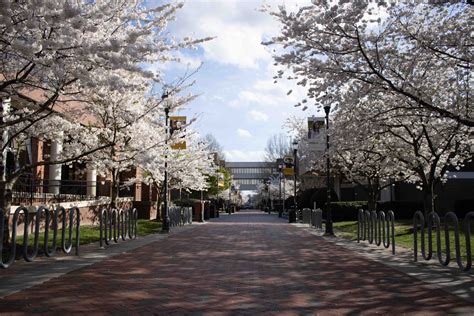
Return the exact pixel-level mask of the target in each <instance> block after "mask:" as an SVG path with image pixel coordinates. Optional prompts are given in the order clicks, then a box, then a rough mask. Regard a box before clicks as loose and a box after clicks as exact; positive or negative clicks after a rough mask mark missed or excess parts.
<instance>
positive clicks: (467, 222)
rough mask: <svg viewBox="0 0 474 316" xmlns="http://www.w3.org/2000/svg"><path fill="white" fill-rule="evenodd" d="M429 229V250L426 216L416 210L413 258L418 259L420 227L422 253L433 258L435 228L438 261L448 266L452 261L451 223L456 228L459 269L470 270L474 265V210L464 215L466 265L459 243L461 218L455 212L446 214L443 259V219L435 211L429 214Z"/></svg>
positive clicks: (424, 256)
mask: <svg viewBox="0 0 474 316" xmlns="http://www.w3.org/2000/svg"><path fill="white" fill-rule="evenodd" d="M427 217H428V222H427V224H428V225H427V230H428V252H426V246H425V216H424V215H423V213H422V212H421V211H417V212H415V215H414V216H413V258H414V261H415V262H416V261H418V228H419V230H420V235H421V246H420V248H421V255H422V257H423V259H425V260H431V258H432V257H433V238H432V232H433V229H435V230H436V254H437V256H438V261H439V263H441V264H442V265H443V266H448V265H449V263H450V262H451V244H450V242H449V226H450V225H449V223H450V222H451V223H452V226H453V228H454V247H455V249H454V251H455V254H456V263H457V264H458V267H459V269H461V270H463V271H469V270H470V269H471V267H472V249H471V220H472V219H473V218H474V212H469V213H467V214H466V216H465V217H464V234H465V238H466V265H464V264H463V263H462V258H461V246H460V243H459V220H458V217H457V216H456V214H455V213H454V212H448V213H446V215H445V216H444V238H445V248H446V258H445V259H444V260H443V254H442V249H441V220H440V218H439V215H438V214H436V213H435V212H431V213H429V214H428V216H427Z"/></svg>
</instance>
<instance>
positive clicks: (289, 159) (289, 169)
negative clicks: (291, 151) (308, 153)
mask: <svg viewBox="0 0 474 316" xmlns="http://www.w3.org/2000/svg"><path fill="white" fill-rule="evenodd" d="M283 163H284V164H285V166H284V167H283V169H282V171H283V175H285V176H292V175H294V174H295V158H294V157H293V156H291V155H287V156H284V157H283Z"/></svg>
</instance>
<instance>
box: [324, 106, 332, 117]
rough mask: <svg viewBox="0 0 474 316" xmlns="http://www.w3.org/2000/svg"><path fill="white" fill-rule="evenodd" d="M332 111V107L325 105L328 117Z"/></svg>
mask: <svg viewBox="0 0 474 316" xmlns="http://www.w3.org/2000/svg"><path fill="white" fill-rule="evenodd" d="M330 111H331V106H330V105H325V106H324V113H326V115H329V112H330Z"/></svg>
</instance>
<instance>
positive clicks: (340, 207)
mask: <svg viewBox="0 0 474 316" xmlns="http://www.w3.org/2000/svg"><path fill="white" fill-rule="evenodd" d="M360 209H364V210H366V209H367V201H345V202H331V213H332V220H333V222H342V221H356V220H357V215H358V213H359V210H360ZM323 217H324V218H326V210H323Z"/></svg>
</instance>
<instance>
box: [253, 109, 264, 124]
mask: <svg viewBox="0 0 474 316" xmlns="http://www.w3.org/2000/svg"><path fill="white" fill-rule="evenodd" d="M249 115H250V117H251V118H252V119H253V120H255V121H257V122H258V121H260V122H266V121H268V115H267V114H265V113H263V112H259V111H256V110H251V111H250V112H249Z"/></svg>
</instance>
